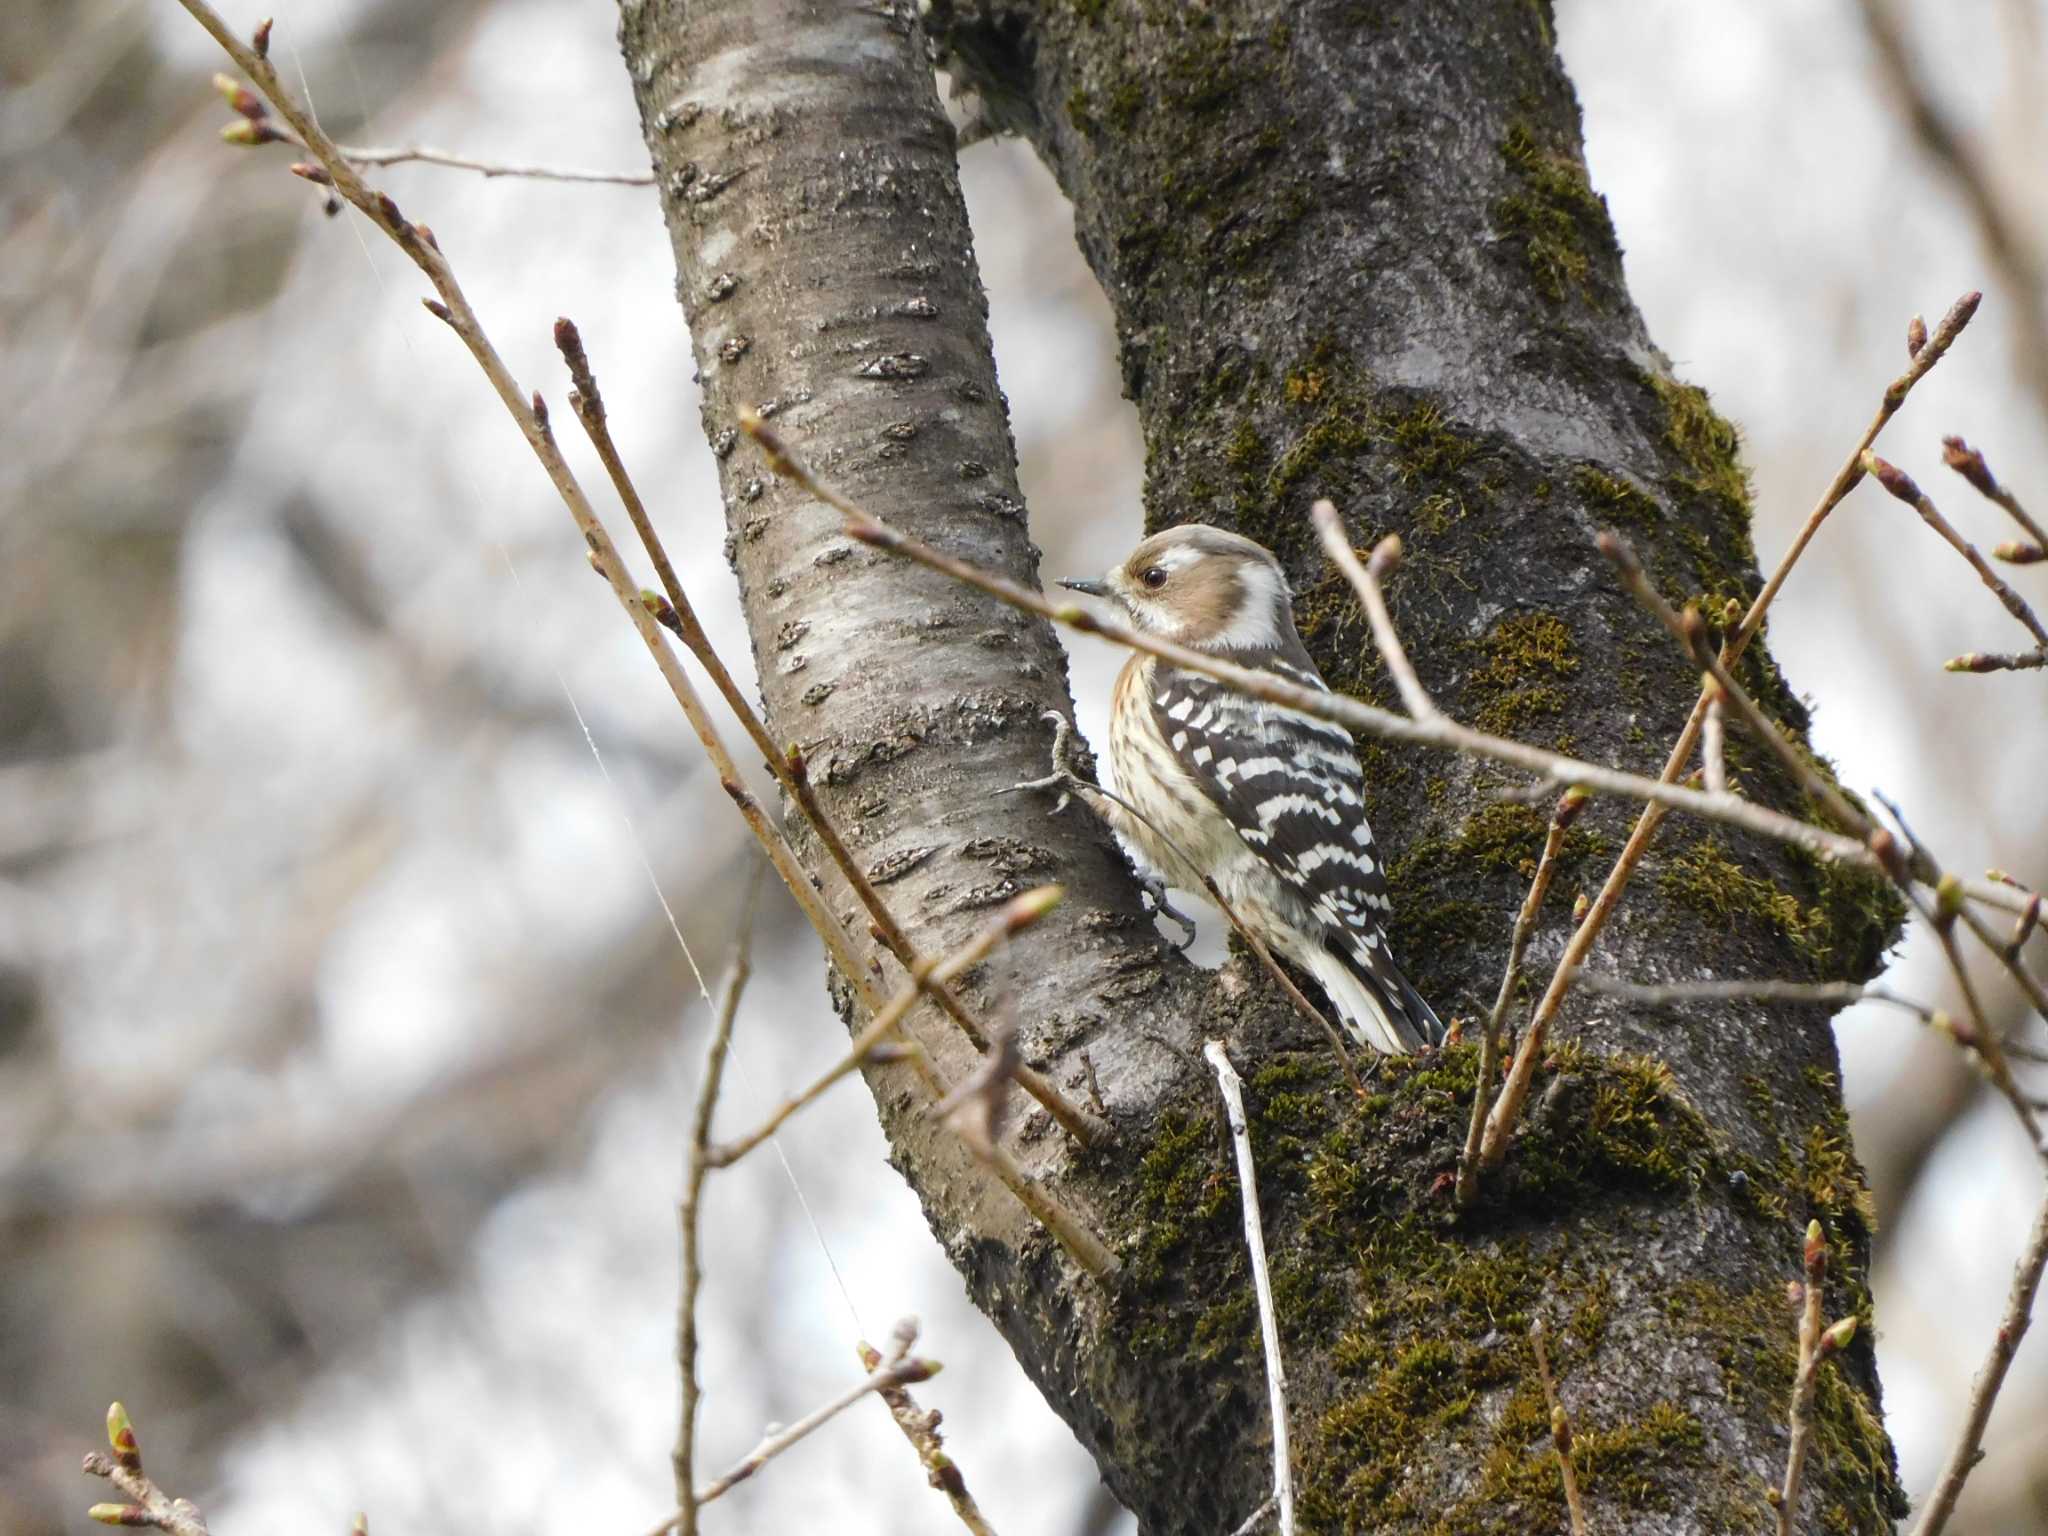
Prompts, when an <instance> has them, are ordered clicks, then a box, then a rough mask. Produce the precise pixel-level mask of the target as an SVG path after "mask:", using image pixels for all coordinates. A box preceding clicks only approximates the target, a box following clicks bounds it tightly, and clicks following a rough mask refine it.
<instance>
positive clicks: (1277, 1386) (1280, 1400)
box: [1202, 1040, 1294, 1536]
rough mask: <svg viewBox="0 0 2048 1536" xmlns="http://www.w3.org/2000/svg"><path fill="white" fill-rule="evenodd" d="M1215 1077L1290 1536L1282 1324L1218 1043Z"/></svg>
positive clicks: (1239, 1099)
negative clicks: (1233, 1163) (1233, 1162)
mask: <svg viewBox="0 0 2048 1536" xmlns="http://www.w3.org/2000/svg"><path fill="white" fill-rule="evenodd" d="M1202 1055H1203V1057H1204V1058H1205V1059H1206V1060H1207V1061H1208V1063H1209V1065H1210V1067H1211V1068H1213V1069H1214V1070H1215V1073H1216V1088H1217V1091H1218V1092H1220V1093H1221V1094H1222V1095H1223V1107H1224V1110H1225V1111H1226V1113H1227V1116H1228V1118H1229V1121H1230V1145H1231V1147H1232V1149H1233V1150H1234V1151H1235V1152H1236V1154H1237V1187H1238V1193H1239V1195H1240V1197H1241V1199H1242V1201H1243V1205H1244V1245H1245V1251H1246V1252H1247V1253H1248V1254H1250V1256H1251V1268H1252V1288H1253V1290H1254V1292H1255V1293H1256V1295H1257V1297H1258V1304H1259V1339H1260V1342H1261V1343H1262V1344H1263V1346H1264V1348H1265V1354H1266V1397H1267V1406H1268V1408H1269V1409H1270V1411H1271V1413H1272V1418H1273V1499H1274V1502H1275V1503H1277V1504H1278V1505H1279V1508H1280V1536H1294V1465H1293V1456H1292V1453H1291V1452H1290V1450H1289V1448H1288V1441H1287V1368H1286V1366H1285V1364H1284V1363H1283V1362H1282V1361H1281V1358H1280V1319H1279V1314H1278V1313H1277V1312H1275V1311H1274V1308H1273V1278H1272V1276H1271V1275H1270V1274H1269V1273H1268V1272H1267V1269H1266V1231H1265V1222H1264V1220H1263V1218H1262V1217H1261V1216H1260V1214H1259V1176H1258V1169H1257V1167H1256V1166H1255V1165H1254V1164H1253V1162H1252V1137H1251V1129H1250V1127H1249V1126H1248V1125H1247V1124H1246V1122H1245V1117H1244V1084H1243V1082H1242V1081H1241V1080H1240V1079H1239V1078H1238V1075H1237V1068H1235V1067H1233V1066H1232V1065H1231V1064H1230V1054H1229V1052H1227V1051H1226V1050H1224V1048H1223V1042H1222V1041H1221V1040H1211V1041H1209V1042H1208V1043H1207V1044H1206V1045H1204V1046H1203V1047H1202Z"/></svg>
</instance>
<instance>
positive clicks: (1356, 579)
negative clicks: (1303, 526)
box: [1309, 501, 1443, 720]
mask: <svg viewBox="0 0 2048 1536" xmlns="http://www.w3.org/2000/svg"><path fill="white" fill-rule="evenodd" d="M1309 516H1310V518H1311V519H1312V520H1313V521H1314V523H1315V528H1316V537H1317V538H1318V539H1320V540H1321V541H1322V546H1323V553H1324V554H1325V555H1327V556H1328V557H1329V560H1330V563H1331V564H1332V565H1334V566H1336V567H1337V569H1338V570H1339V571H1341V572H1342V573H1343V575H1344V579H1345V580H1346V581H1348V582H1350V583H1351V590H1352V591H1353V592H1355V593H1357V594H1358V601H1359V604H1360V605H1361V606H1362V607H1363V608H1364V609H1365V619H1366V623H1367V624H1369V625H1370V626H1371V627H1372V640H1373V644H1374V645H1376V646H1377V647H1378V648H1379V653H1380V659H1381V660H1383V661H1384V662H1386V664H1387V671H1388V672H1390V673H1392V674H1393V678H1394V686H1395V687H1396V688H1397V689H1399V690H1400V694H1401V703H1402V704H1403V705H1404V706H1405V707H1406V709H1407V711H1408V713H1409V714H1411V715H1413V716H1414V717H1415V718H1416V719H1417V720H1430V719H1434V718H1436V717H1438V716H1440V715H1442V714H1443V711H1442V710H1440V709H1438V708H1437V707H1436V701H1435V700H1434V699H1432V698H1431V697H1430V696H1429V690H1428V689H1427V688H1425V687H1423V686H1422V679H1421V678H1420V677H1418V676H1417V675H1416V673H1415V668H1414V666H1413V665H1412V664H1411V663H1410V662H1409V660H1408V652H1407V649H1406V648H1405V647H1404V646H1403V645H1402V644H1401V632H1400V631H1399V630H1397V629H1395V628H1394V618H1393V615H1392V614H1391V613H1389V612H1388V611H1387V596H1386V592H1385V590H1384V589H1383V588H1382V587H1381V585H1380V582H1381V578H1382V577H1384V576H1386V575H1387V574H1388V573H1389V572H1391V571H1392V570H1393V569H1394V567H1395V566H1397V565H1399V564H1400V563H1401V536H1400V535H1399V534H1396V533H1390V534H1388V535H1387V536H1386V537H1385V538H1384V539H1381V540H1380V541H1379V543H1378V544H1376V545H1374V546H1373V551H1372V558H1371V559H1370V560H1369V561H1367V562H1365V563H1360V561H1359V558H1358V552H1357V551H1356V550H1354V549H1353V548H1352V547H1351V536H1350V535H1349V534H1347V533H1346V532H1345V531H1344V519H1343V518H1342V517H1340V516H1339V515H1338V513H1337V505H1336V503H1335V502H1332V501H1319V502H1317V503H1316V504H1315V506H1314V507H1312V508H1310V509H1309Z"/></svg>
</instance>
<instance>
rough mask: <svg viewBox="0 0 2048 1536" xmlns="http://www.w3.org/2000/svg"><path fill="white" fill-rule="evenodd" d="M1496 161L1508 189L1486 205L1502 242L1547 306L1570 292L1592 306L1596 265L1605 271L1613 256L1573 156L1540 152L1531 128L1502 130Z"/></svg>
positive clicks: (1607, 229)
mask: <svg viewBox="0 0 2048 1536" xmlns="http://www.w3.org/2000/svg"><path fill="white" fill-rule="evenodd" d="M1500 153H1501V158H1502V159H1504V160H1505V161H1506V162H1507V166H1508V171H1509V173H1510V175H1511V177H1512V179H1513V181H1514V183H1515V187H1514V190H1513V191H1511V192H1510V193H1508V195H1507V196H1505V197H1503V198H1501V199H1500V201H1499V202H1497V203H1495V204H1494V206H1493V221H1494V224H1495V225H1496V226H1497V227H1498V228H1499V230H1500V232H1501V234H1502V235H1503V236H1504V237H1505V238H1506V239H1508V240H1510V241H1514V242H1517V243H1519V244H1520V246H1521V248H1522V251H1523V254H1524V256H1525V258H1526V260H1527V261H1528V264H1529V274H1530V276H1531V278H1532V279H1534V281H1535V284H1536V288H1537V291H1538V292H1540V293H1541V294H1542V295H1543V296H1544V298H1545V299H1547V300H1549V301H1550V302H1551V303H1552V304H1561V303H1563V302H1564V299H1565V296H1566V294H1567V293H1568V292H1570V291H1573V290H1576V291H1577V292H1579V293H1580V294H1581V295H1583V296H1584V297H1585V298H1586V299H1587V300H1588V301H1589V302H1592V303H1595V304H1596V305H1597V304H1598V302H1599V300H1598V294H1597V289H1596V287H1595V283H1594V273H1595V269H1596V266H1597V267H1601V268H1604V267H1605V266H1606V265H1607V264H1608V263H1609V262H1611V261H1612V259H1613V258H1614V256H1615V255H1616V254H1617V253H1618V251H1619V246H1618V245H1617V244H1616V242H1615V238H1614V224H1613V221H1612V220H1611V219H1609V218H1608V216H1607V199H1606V198H1604V197H1602V196H1600V194H1599V193H1597V192H1595V191H1594V190H1593V183H1592V181H1591V180H1590V179H1589V178H1588V177H1587V175H1586V167H1585V164H1584V162H1583V161H1582V160H1581V159H1580V158H1579V156H1578V155H1577V154H1576V153H1568V152H1563V151H1558V150H1552V149H1547V148H1545V147H1544V145H1543V143H1542V141H1541V139H1540V137H1539V134H1538V131H1537V129H1536V128H1535V127H1534V125H1532V124H1530V123H1528V122H1524V121H1521V120H1517V121H1515V122H1513V123H1510V124H1509V125H1508V131H1507V135H1506V137H1505V138H1503V139H1502V140H1501V145H1500Z"/></svg>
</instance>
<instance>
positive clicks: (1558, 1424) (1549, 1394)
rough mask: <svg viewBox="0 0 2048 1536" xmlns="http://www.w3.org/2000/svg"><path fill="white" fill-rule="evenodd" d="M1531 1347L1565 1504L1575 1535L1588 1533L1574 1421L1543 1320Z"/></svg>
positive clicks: (1531, 1331) (1531, 1333)
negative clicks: (1561, 1394)
mask: <svg viewBox="0 0 2048 1536" xmlns="http://www.w3.org/2000/svg"><path fill="white" fill-rule="evenodd" d="M1529 1346H1530V1348H1532V1349H1534V1350H1535V1351H1536V1374H1537V1375H1538V1376H1540V1377H1542V1378H1543V1400H1544V1401H1545V1402H1546V1403H1548V1404H1549V1405H1550V1444H1551V1448H1552V1449H1553V1450H1555V1451H1556V1452H1557V1470H1558V1472H1559V1473H1560V1474H1561V1475H1562V1476H1563V1478H1564V1507H1565V1512H1566V1513H1567V1514H1569V1515H1570V1516H1571V1522H1572V1536H1586V1501H1585V1500H1584V1499H1583V1498H1581V1497H1580V1496H1579V1470H1578V1468H1577V1467H1575V1466H1574V1465H1573V1464H1572V1421H1571V1417H1570V1415H1568V1414H1567V1413H1566V1412H1565V1411H1564V1404H1563V1403H1562V1402H1561V1401H1559V1399H1558V1395H1557V1382H1556V1381H1555V1380H1554V1379H1553V1378H1552V1376H1551V1374H1550V1353H1549V1351H1548V1350H1546V1349H1545V1348H1544V1347H1543V1319H1542V1318H1540V1317H1539V1318H1538V1319H1536V1321H1535V1323H1534V1324H1532V1325H1531V1326H1530V1329H1529Z"/></svg>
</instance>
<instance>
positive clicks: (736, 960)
mask: <svg viewBox="0 0 2048 1536" xmlns="http://www.w3.org/2000/svg"><path fill="white" fill-rule="evenodd" d="M758 868H759V866H758V865H757V866H756V869H757V870H758ZM759 893H760V880H759V878H758V876H756V878H754V879H752V880H750V881H749V883H748V887H747V897H746V903H745V905H744V906H743V907H742V908H741V909H740V931H739V937H738V938H737V939H735V940H734V942H733V958H732V971H731V973H730V974H729V975H728V976H727V977H726V981H725V995H724V996H723V997H721V998H720V999H719V1003H718V1017H717V1019H716V1020H715V1021H714V1022H713V1024H712V1027H711V1045H710V1047H709V1049H708V1050H706V1051H705V1053H704V1078H703V1081H702V1082H700V1083H699V1084H698V1086H697V1108H696V1111H695V1113H694V1114H693V1115H692V1116H691V1119H690V1151H689V1160H688V1163H687V1165H686V1166H685V1168H684V1170H683V1197H682V1200H681V1202H680V1203H679V1207H678V1210H677V1225H678V1226H679V1227H680V1228H681V1232H682V1266H681V1267H682V1281H681V1291H682V1294H681V1296H680V1297H679V1299H678V1301H677V1304H676V1365H677V1369H678V1373H679V1374H680V1375H681V1377H682V1380H683V1411H682V1416H681V1419H680V1420H679V1421H678V1423H677V1425H676V1444H675V1450H674V1451H673V1452H672V1453H671V1456H670V1460H671V1461H672V1462H673V1463H674V1466H675V1481H676V1529H677V1530H678V1531H679V1532H680V1533H681V1536H697V1473H696V1467H697V1405H698V1401H699V1396H700V1392H701V1388H700V1387H699V1385H698V1381H697V1293H698V1289H699V1288H700V1287H701V1286H702V1284H703V1281H704V1263H703V1256H702V1245H701V1231H700V1227H699V1213H700V1211H701V1210H702V1207H703V1199H704V1178H705V1175H707V1174H708V1173H709V1172H710V1171H711V1159H710V1152H711V1117H712V1115H713V1114H714V1113H715V1112H716V1110H717V1108H718V1094H719V1090H720V1089H721V1088H722V1087H723V1086H724V1082H725V1060H726V1055H727V1053H728V1051H730V1049H731V1047H732V1030H733V1022H734V1020H735V1019H737V1018H738V1017H739V1010H740V998H741V997H742V996H743V995H744V994H745V992H746V990H747V982H748V980H749V978H751V977H752V975H753V942H754V908H755V902H756V898H757V897H758V895H759ZM869 1369H870V1370H872V1369H873V1367H872V1366H871V1367H869Z"/></svg>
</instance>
